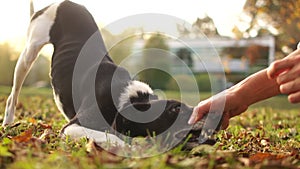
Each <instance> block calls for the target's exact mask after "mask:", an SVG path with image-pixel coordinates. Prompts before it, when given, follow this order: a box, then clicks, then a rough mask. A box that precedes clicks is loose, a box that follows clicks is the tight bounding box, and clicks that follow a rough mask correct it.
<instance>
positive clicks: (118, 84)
mask: <svg viewBox="0 0 300 169" xmlns="http://www.w3.org/2000/svg"><path fill="white" fill-rule="evenodd" d="M91 39H92V41H91ZM89 41H91V42H92V43H91V45H90V46H86V44H87V43H88V42H89ZM47 43H52V44H53V46H54V53H53V56H52V63H51V78H52V86H53V89H54V90H53V91H54V99H55V102H56V105H57V107H58V109H59V110H60V112H61V113H62V114H63V115H64V116H65V117H66V119H67V120H68V121H69V123H68V124H67V125H66V126H65V127H64V128H63V129H62V132H63V133H64V134H65V135H70V137H71V138H80V137H87V138H90V139H93V140H95V142H97V143H101V142H105V141H108V140H110V141H111V142H114V143H116V144H119V145H121V146H123V145H124V141H123V140H122V139H120V138H121V137H118V135H119V134H124V135H126V136H132V137H134V136H148V135H149V134H150V135H151V134H152V133H154V132H155V134H156V135H159V134H163V133H164V132H166V131H170V132H171V138H172V139H175V138H177V139H178V137H179V136H180V135H182V133H181V131H183V133H184V131H187V132H185V134H188V132H189V130H190V129H191V130H192V133H194V134H195V138H196V137H198V136H199V135H200V131H201V127H202V126H201V125H199V124H198V125H195V126H189V125H188V124H187V122H188V118H189V117H190V115H191V113H192V110H193V108H192V107H190V106H187V105H185V104H184V103H181V102H178V101H175V100H159V99H158V98H157V96H155V95H154V94H153V91H152V89H151V88H150V87H149V86H148V85H147V84H145V83H143V82H140V81H136V80H132V78H131V77H130V75H129V73H128V72H127V71H126V70H125V69H124V68H122V67H119V66H117V65H116V64H114V63H113V61H112V60H111V58H110V57H109V56H108V54H107V51H106V49H105V47H104V43H103V40H102V37H101V34H100V32H99V30H98V27H97V25H96V23H95V21H94V19H93V17H92V16H91V14H90V13H89V12H88V11H87V10H86V8H84V7H83V6H81V5H78V4H76V3H73V2H71V1H68V0H65V1H62V2H60V3H55V4H52V5H50V6H48V7H46V8H44V9H42V10H40V11H38V12H36V13H35V14H34V15H33V16H32V18H31V22H30V25H29V29H28V34H27V44H26V47H25V49H24V50H23V52H22V53H21V56H20V58H19V60H18V62H17V65H16V68H15V72H14V81H13V87H12V91H11V94H10V96H9V97H8V100H7V105H6V110H5V116H4V121H3V125H7V124H11V123H12V122H13V119H14V113H15V109H16V104H17V100H18V95H19V93H20V90H21V87H22V84H23V81H24V79H25V77H26V75H27V73H28V71H29V70H30V67H31V65H32V64H33V62H34V61H35V60H36V58H37V56H38V53H39V51H40V49H41V48H42V47H43V46H44V45H45V44H47ZM86 53H87V54H86ZM79 56H80V58H79ZM91 58H94V59H95V60H93V59H91ZM80 59H81V61H82V62H86V61H87V60H90V61H91V62H89V63H88V64H86V63H84V64H85V65H86V66H85V67H83V68H81V69H78V70H79V71H77V70H76V69H77V67H76V62H80ZM87 62H88V61H87ZM79 67H80V66H79ZM76 71H77V73H76ZM78 72H79V73H78ZM75 74H76V75H75ZM90 85H91V86H94V87H90ZM94 98H95V99H94ZM149 119H150V120H149ZM175 122H176V123H177V124H179V125H177V126H175V127H171V126H172V125H173V124H174V123H175ZM183 137H186V135H184V136H183ZM191 141H194V142H196V139H194V140H193V139H192V140H191Z"/></svg>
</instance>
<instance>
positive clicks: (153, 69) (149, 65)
mask: <svg viewBox="0 0 300 169" xmlns="http://www.w3.org/2000/svg"><path fill="white" fill-rule="evenodd" d="M143 64H144V66H143V67H144V68H146V70H143V71H142V72H140V74H139V78H140V79H141V80H142V81H144V82H146V83H148V84H149V85H150V86H151V87H153V88H158V89H166V85H167V84H168V82H169V80H170V78H171V77H170V75H169V73H170V56H169V46H168V45H167V42H166V37H164V36H163V35H161V34H160V33H156V34H154V35H152V36H151V37H150V38H149V39H148V40H147V41H146V43H145V46H144V52H143Z"/></svg>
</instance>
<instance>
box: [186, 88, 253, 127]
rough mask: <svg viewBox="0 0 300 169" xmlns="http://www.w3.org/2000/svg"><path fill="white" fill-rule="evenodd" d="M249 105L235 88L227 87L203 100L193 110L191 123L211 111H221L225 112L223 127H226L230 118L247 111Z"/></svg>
mask: <svg viewBox="0 0 300 169" xmlns="http://www.w3.org/2000/svg"><path fill="white" fill-rule="evenodd" d="M247 108H248V105H246V104H245V102H243V99H242V98H240V95H238V94H237V92H236V91H235V90H231V89H227V90H225V91H223V92H221V93H219V94H217V95H215V96H213V97H210V98H208V99H206V100H203V101H201V102H200V103H199V104H198V105H197V106H196V107H195V108H194V111H193V114H192V116H191V117H190V120H189V122H188V123H189V124H194V123H195V122H197V121H199V120H200V119H202V118H203V117H204V116H205V115H206V114H208V113H209V112H217V113H218V112H219V113H222V114H223V118H222V125H221V129H226V128H227V127H228V125H229V119H230V118H232V117H234V116H237V115H239V114H241V113H243V112H244V111H246V110H247Z"/></svg>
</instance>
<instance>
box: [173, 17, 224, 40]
mask: <svg viewBox="0 0 300 169" xmlns="http://www.w3.org/2000/svg"><path fill="white" fill-rule="evenodd" d="M177 30H178V32H179V33H180V35H181V36H182V37H190V36H193V37H203V35H205V36H207V37H214V36H219V35H220V34H219V32H218V30H217V27H216V26H215V23H214V21H213V19H212V18H211V17H209V16H205V17H203V18H197V20H196V21H195V22H194V23H193V24H192V26H191V27H188V26H187V25H185V24H183V25H177Z"/></svg>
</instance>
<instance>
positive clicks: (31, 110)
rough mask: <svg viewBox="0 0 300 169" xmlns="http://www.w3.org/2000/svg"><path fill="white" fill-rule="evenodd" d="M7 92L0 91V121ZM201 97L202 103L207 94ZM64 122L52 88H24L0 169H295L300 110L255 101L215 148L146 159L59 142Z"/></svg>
mask: <svg viewBox="0 0 300 169" xmlns="http://www.w3.org/2000/svg"><path fill="white" fill-rule="evenodd" d="M8 93H9V89H8V88H6V87H0V121H1V122H2V120H3V112H4V109H5V101H6V99H7V94H8ZM165 94H166V97H167V98H178V97H179V95H178V93H174V92H166V93H165ZM200 95H201V99H203V98H206V97H208V96H209V95H210V94H209V93H200ZM187 98H189V99H187V102H188V103H189V104H191V105H195V104H196V103H197V101H198V100H199V98H198V96H194V95H193V94H187ZM197 99H198V100H197ZM65 123H66V121H65V120H64V118H63V117H62V115H60V114H59V113H58V110H57V108H56V106H55V104H54V102H53V100H52V93H51V90H49V89H38V90H37V89H32V88H24V90H22V95H21V97H20V101H19V103H18V105H17V113H16V120H15V124H14V125H12V126H10V127H8V128H1V127H0V168H15V169H32V168H45V169H46V168H59V169H61V168H62V169H63V168H72V169H73V168H75V169H76V168H78V169H81V168H255V169H257V168H300V156H299V151H300V106H299V104H298V105H290V104H289V103H288V102H287V101H286V97H284V96H278V97H275V98H272V99H270V100H267V101H264V102H262V103H258V104H256V105H254V106H252V107H251V108H250V109H249V110H248V111H247V112H246V113H244V114H242V115H241V116H239V117H236V118H234V119H232V121H231V125H230V127H229V128H228V129H227V130H225V131H221V132H219V133H218V134H217V136H216V137H217V138H218V142H217V143H216V144H215V145H214V146H208V145H203V146H199V147H196V148H194V149H193V150H192V151H180V148H176V149H174V150H171V151H168V152H166V153H164V154H160V155H156V156H153V157H149V158H125V157H119V156H116V155H114V154H111V153H108V152H107V151H105V150H103V149H101V148H99V147H97V146H95V145H94V144H93V143H92V142H89V141H88V140H86V139H82V140H80V141H76V142H75V141H72V140H69V139H68V138H66V139H61V138H60V137H59V131H60V128H61V127H62V126H63V125H64V124H65ZM153 151H155V150H153Z"/></svg>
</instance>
